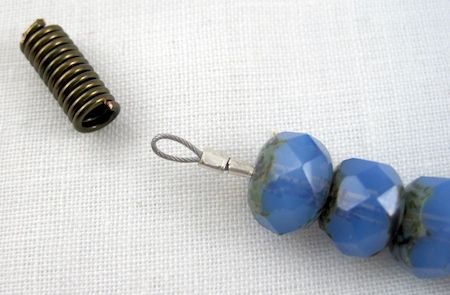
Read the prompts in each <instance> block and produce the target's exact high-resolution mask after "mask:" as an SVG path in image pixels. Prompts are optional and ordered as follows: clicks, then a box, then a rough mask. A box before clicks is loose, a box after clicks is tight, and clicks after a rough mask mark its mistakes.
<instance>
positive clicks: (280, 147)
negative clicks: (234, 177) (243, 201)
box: [249, 132, 333, 234]
mask: <svg viewBox="0 0 450 295" xmlns="http://www.w3.org/2000/svg"><path fill="white" fill-rule="evenodd" d="M332 175H333V167H332V164H331V159H330V156H329V154H328V151H327V150H326V149H325V147H324V146H323V145H322V144H321V143H320V142H319V141H318V140H317V139H315V138H313V137H311V136H309V135H308V134H303V133H293V132H283V133H279V134H277V135H275V136H274V137H273V138H272V139H270V140H269V141H268V142H267V143H266V144H265V145H264V147H263V148H262V150H261V152H260V154H259V156H258V160H257V163H256V167H255V172H254V174H253V176H252V178H251V179H250V184H249V205H250V208H251V210H252V212H253V215H254V216H255V218H256V220H257V221H258V222H259V223H260V224H261V225H262V226H264V227H266V228H267V229H269V230H271V231H273V232H275V233H277V234H284V233H288V232H292V231H294V230H296V229H299V228H301V227H303V226H305V225H307V224H309V223H310V222H312V221H314V220H315V219H316V217H317V215H318V213H319V212H320V210H321V208H322V207H323V205H324V203H325V200H326V198H327V195H328V191H329V188H330V185H331V179H332Z"/></svg>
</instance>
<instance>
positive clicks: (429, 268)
mask: <svg viewBox="0 0 450 295" xmlns="http://www.w3.org/2000/svg"><path fill="white" fill-rule="evenodd" d="M391 250H392V253H393V254H394V256H395V257H396V258H397V259H398V260H400V261H402V262H403V263H404V265H406V266H407V267H408V268H409V269H410V270H411V271H412V272H413V273H414V275H416V276H417V277H419V278H441V277H447V276H449V275H450V179H447V178H436V177H420V178H418V179H416V180H415V181H413V182H412V183H411V184H410V185H408V187H407V188H406V191H405V213H404V218H403V222H402V224H401V225H400V228H399V231H398V233H397V236H396V238H395V240H394V243H393V245H392V247H391Z"/></svg>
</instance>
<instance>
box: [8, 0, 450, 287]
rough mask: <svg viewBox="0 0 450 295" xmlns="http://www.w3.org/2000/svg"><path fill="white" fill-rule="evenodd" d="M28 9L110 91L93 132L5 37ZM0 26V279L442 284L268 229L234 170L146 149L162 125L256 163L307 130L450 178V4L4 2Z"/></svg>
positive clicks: (18, 30)
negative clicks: (110, 100)
mask: <svg viewBox="0 0 450 295" xmlns="http://www.w3.org/2000/svg"><path fill="white" fill-rule="evenodd" d="M38 17H44V18H45V19H46V20H47V22H48V23H56V24H60V25H61V26H62V27H63V28H64V29H65V30H66V32H68V33H69V35H70V36H71V37H72V39H73V40H74V41H75V43H76V44H77V45H78V46H79V48H80V49H81V51H82V52H83V53H84V54H85V56H86V57H87V58H88V60H89V61H90V62H91V64H92V65H93V66H94V67H95V69H96V70H97V72H98V73H99V74H100V76H101V78H102V79H103V80H104V81H105V83H106V84H107V86H108V87H109V89H110V90H111V92H112V93H113V95H114V96H115V97H116V99H117V100H118V101H119V103H120V104H121V106H122V112H121V114H120V115H119V117H118V118H117V120H116V121H115V122H113V123H112V124H111V125H110V126H108V127H107V128H106V129H103V130H101V131H98V132H96V133H92V134H81V133H78V132H76V131H75V130H74V129H73V128H72V126H71V124H70V123H69V122H68V120H67V118H66V117H65V115H64V114H63V112H62V111H61V110H60V109H59V107H58V105H57V104H56V102H55V100H54V99H53V97H52V96H51V95H50V94H49V92H48V90H47V88H46V87H45V86H44V84H43V83H42V81H41V80H40V79H39V78H38V75H37V74H36V73H35V71H34V69H33V68H32V67H31V66H30V65H29V63H28V61H27V60H26V59H25V58H24V56H23V55H22V53H21V52H20V50H19V44H18V43H19V39H20V36H21V34H22V32H23V31H24V30H25V29H26V28H27V26H28V25H29V24H30V23H31V22H32V21H33V20H34V19H35V18H38ZM0 25H1V34H0V138H1V139H0V293H1V294H149V293H152V294H160V293H164V294H170V293H172V294H173V293H180V294H193V293H200V294H215V293H224V294H244V293H247V294H318V295H322V294H397V295H403V294H449V292H450V291H449V290H450V280H439V281H422V280H418V279H415V278H414V277H413V276H412V275H410V274H409V273H407V272H406V271H404V270H403V268H402V267H400V266H399V265H398V263H397V262H396V261H394V260H393V259H392V258H391V256H390V254H389V252H388V251H385V252H383V253H382V254H380V255H378V256H376V257H372V258H370V259H368V260H360V259H353V258H349V257H344V256H343V255H341V254H339V253H338V252H337V251H336V250H335V248H334V246H333V245H332V243H331V241H329V240H328V238H327V237H326V235H325V234H324V233H323V232H322V231H320V229H319V228H318V227H317V225H314V226H312V227H311V228H309V229H307V230H303V231H300V232H297V233H294V234H291V235H286V236H282V237H279V236H276V235H274V234H271V233H270V232H268V231H267V230H265V229H263V228H262V227H260V226H259V225H258V224H257V223H256V222H255V221H254V219H253V217H252V216H251V214H250V211H249V209H248V207H247V200H246V188H247V180H245V179H242V178H235V177H231V176H225V175H220V174H214V173H211V172H209V171H205V170H201V169H198V168H197V167H196V165H182V164H177V163H172V162H167V161H163V160H161V159H159V158H157V157H156V156H155V155H153V154H152V153H151V150H150V140H151V138H152V136H154V135H155V134H157V133H159V132H171V133H174V134H177V135H180V136H183V137H185V138H187V139H190V140H192V141H193V142H194V143H196V144H198V145H199V146H200V147H205V146H210V147H215V148H217V149H220V150H224V151H228V152H229V153H230V154H231V155H234V156H236V157H237V158H241V159H243V160H246V161H249V162H253V161H254V160H255V158H256V155H257V153H258V150H259V149H260V147H261V146H262V145H263V144H264V143H265V141H266V140H267V139H268V138H269V137H270V136H271V134H272V132H276V131H283V130H291V131H303V132H308V133H310V134H312V135H314V136H315V137H317V138H319V139H320V140H321V141H322V142H323V143H324V144H325V145H326V146H327V147H328V149H329V151H330V153H331V155H332V157H333V160H334V163H335V164H338V163H339V162H340V161H342V160H344V159H346V158H348V157H352V156H355V157H362V158H367V159H372V160H377V161H380V162H385V163H390V164H391V165H392V166H393V167H395V168H396V169H397V171H398V172H399V174H400V175H401V176H402V177H403V180H404V182H405V183H408V182H410V181H412V180H413V179H414V178H416V177H418V176H420V175H429V176H450V128H449V126H450V2H449V1H446V0H440V1H439V0H410V1H406V0H404V1H392V0H378V1H361V0H336V1H316V0H302V1H298V0H284V1H276V0H261V1H257V0H249V1H237V0H236V1H200V0H195V1H147V2H146V3H144V1H142V2H137V1H135V2H132V1H89V2H88V1H86V2H82V1H17V0H16V1H10V0H7V1H5V0H3V1H2V3H1V6H0ZM164 146H165V147H167V148H168V149H169V150H172V151H181V152H182V151H183V150H182V149H181V148H180V149H178V148H174V149H170V148H169V147H168V146H167V145H163V147H164ZM186 154H187V153H186Z"/></svg>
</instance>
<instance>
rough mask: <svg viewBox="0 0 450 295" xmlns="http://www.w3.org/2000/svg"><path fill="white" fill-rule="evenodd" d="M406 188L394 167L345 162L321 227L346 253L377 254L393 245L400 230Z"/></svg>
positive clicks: (360, 161)
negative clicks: (403, 195) (395, 234)
mask: <svg viewBox="0 0 450 295" xmlns="http://www.w3.org/2000/svg"><path fill="white" fill-rule="evenodd" d="M402 189H403V186H402V182H401V180H400V177H399V176H398V175H397V173H396V172H395V171H394V169H393V168H392V167H391V166H388V165H385V164H381V163H377V162H372V161H367V160H361V159H349V160H345V161H344V162H342V163H341V165H340V166H339V167H338V168H337V170H336V173H335V176H334V181H333V187H332V189H331V194H330V198H329V200H328V203H327V205H326V207H325V208H324V210H323V212H322V214H321V215H320V220H319V225H320V227H321V228H322V229H323V230H324V231H325V232H326V233H327V234H328V236H329V237H330V238H331V239H332V240H333V242H334V244H335V245H336V247H337V248H338V250H339V251H341V252H342V253H343V254H345V255H349V256H356V257H369V256H372V255H375V254H377V253H378V252H380V251H381V250H383V249H384V248H385V247H386V246H387V245H388V244H389V242H390V241H391V240H392V236H393V233H394V232H395V231H396V229H397V228H398V224H399V219H400V217H401V212H402V209H403V202H402V200H401V197H400V196H401V192H402Z"/></svg>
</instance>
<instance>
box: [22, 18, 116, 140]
mask: <svg viewBox="0 0 450 295" xmlns="http://www.w3.org/2000/svg"><path fill="white" fill-rule="evenodd" d="M20 49H21V50H22V52H23V54H24V55H25V56H26V58H27V59H28V60H29V61H30V63H31V64H32V65H33V67H34V68H35V70H36V71H37V72H38V73H39V75H40V76H41V79H42V80H43V81H44V82H45V84H46V85H47V87H48V88H49V90H50V92H51V93H52V94H53V96H54V97H55V99H56V100H57V101H58V103H59V104H60V106H61V108H62V109H63V110H64V112H65V113H66V114H67V116H68V117H69V120H70V121H71V122H72V124H73V126H74V127H75V129H76V130H78V131H80V132H91V131H95V130H98V129H100V128H102V127H104V126H106V125H108V124H109V123H110V122H111V121H113V120H114V118H115V117H117V115H118V114H119V112H120V106H119V104H118V103H117V102H116V101H115V100H114V97H113V96H112V95H111V94H110V93H109V90H108V89H107V88H106V87H105V84H104V83H103V82H102V81H101V80H100V78H99V77H98V75H97V74H96V73H95V72H94V69H93V68H92V67H91V66H90V65H89V63H88V61H87V60H86V59H85V58H84V57H83V55H82V54H81V52H80V51H79V50H78V48H77V47H76V46H75V45H74V44H73V42H72V40H71V39H70V38H69V36H68V35H67V34H66V33H65V32H64V31H63V29H62V28H61V27H60V26H57V25H49V26H47V25H46V24H45V22H44V20H42V19H38V20H36V21H35V22H34V23H33V24H32V25H31V26H30V27H29V29H28V30H27V31H26V32H25V33H24V34H23V36H22V40H21V42H20Z"/></svg>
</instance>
